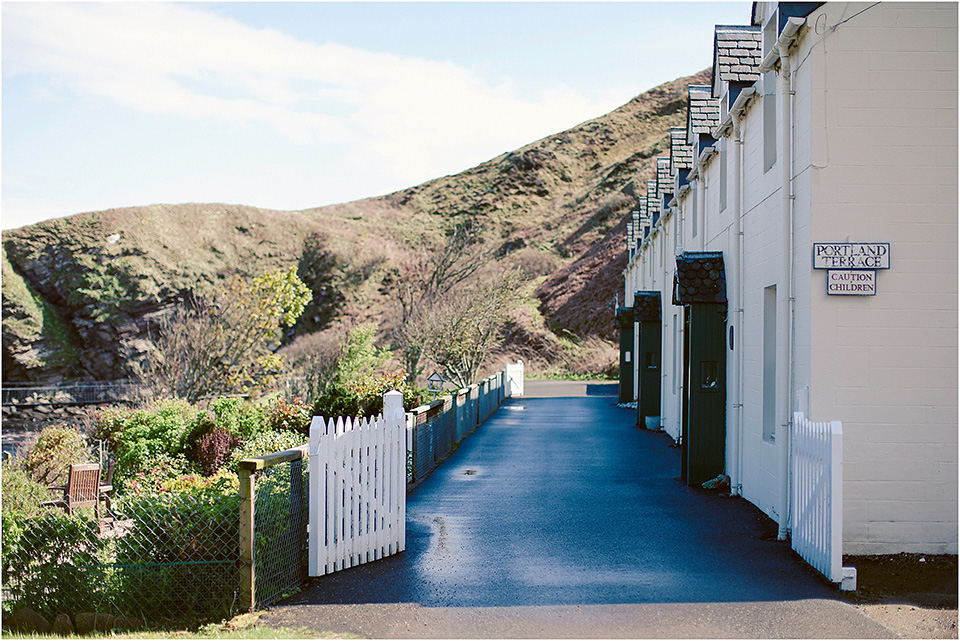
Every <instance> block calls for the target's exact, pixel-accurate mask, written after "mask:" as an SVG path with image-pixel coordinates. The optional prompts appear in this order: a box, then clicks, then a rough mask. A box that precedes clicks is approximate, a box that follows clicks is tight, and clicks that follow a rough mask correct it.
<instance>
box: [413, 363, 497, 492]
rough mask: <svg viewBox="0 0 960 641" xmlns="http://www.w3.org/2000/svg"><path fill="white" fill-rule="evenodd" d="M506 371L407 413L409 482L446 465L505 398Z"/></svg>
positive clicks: (420, 478)
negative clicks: (444, 462)
mask: <svg viewBox="0 0 960 641" xmlns="http://www.w3.org/2000/svg"><path fill="white" fill-rule="evenodd" d="M504 380H505V379H504V372H499V373H497V374H494V375H493V376H491V377H489V378H487V379H485V380H483V381H481V382H480V383H477V384H474V385H471V386H470V387H466V388H464V389H461V390H458V391H456V392H453V393H451V394H448V395H445V396H443V397H442V398H438V399H437V400H435V401H434V402H432V403H429V404H427V405H422V406H420V407H416V408H414V409H413V410H411V411H410V412H409V413H407V482H408V483H418V482H420V481H422V480H423V479H425V478H426V477H427V476H428V475H429V474H430V472H432V471H433V470H434V468H436V467H437V466H438V465H440V463H441V462H443V461H444V460H445V459H446V458H447V457H448V456H450V454H451V453H452V452H453V451H454V450H455V449H456V448H457V446H459V444H460V442H461V441H462V440H463V439H464V438H466V437H467V435H468V434H470V433H471V432H473V430H475V429H477V426H479V425H481V424H482V423H483V422H484V421H486V420H487V419H488V418H489V417H490V415H491V414H493V413H494V412H495V411H497V409H498V408H499V407H500V405H501V404H502V403H503V401H504V399H505V398H506V388H505V384H504Z"/></svg>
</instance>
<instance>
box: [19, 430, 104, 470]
mask: <svg viewBox="0 0 960 641" xmlns="http://www.w3.org/2000/svg"><path fill="white" fill-rule="evenodd" d="M91 460H92V457H91V456H90V451H89V449H88V445H87V440H86V439H85V438H84V436H83V434H81V433H80V432H78V431H77V430H75V429H72V428H70V427H67V426H65V425H58V426H54V427H46V428H44V429H43V430H42V431H41V432H40V436H39V437H38V438H37V442H36V445H34V446H33V449H32V450H31V451H30V453H29V454H27V457H26V459H25V461H24V466H25V468H26V470H27V472H29V474H30V477H31V478H32V479H33V480H34V481H36V482H37V483H40V484H42V485H64V484H66V482H67V474H68V471H69V468H70V465H71V464H73V463H89V462H90V461H91Z"/></svg>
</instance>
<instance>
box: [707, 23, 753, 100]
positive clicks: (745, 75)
mask: <svg viewBox="0 0 960 641" xmlns="http://www.w3.org/2000/svg"><path fill="white" fill-rule="evenodd" d="M762 35H763V34H762V32H761V31H760V27H751V26H740V25H738V26H732V25H717V26H716V28H715V29H714V32H713V95H714V96H717V97H719V90H720V86H719V83H718V82H717V81H718V80H719V81H721V82H744V83H754V82H756V81H757V80H758V79H759V78H760V58H761V56H760V53H761V37H762Z"/></svg>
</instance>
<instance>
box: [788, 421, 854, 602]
mask: <svg viewBox="0 0 960 641" xmlns="http://www.w3.org/2000/svg"><path fill="white" fill-rule="evenodd" d="M792 436H793V439H792V440H793V449H792V461H791V463H792V469H793V513H792V523H793V530H792V532H791V545H792V546H793V549H794V550H796V552H797V554H799V555H800V556H801V557H803V559H804V560H805V561H807V563H809V564H810V565H812V566H813V567H814V568H815V569H817V570H818V571H819V572H820V573H822V574H823V575H824V576H826V577H827V579H829V580H830V581H832V582H834V583H840V584H841V588H842V589H855V586H856V572H855V570H854V569H853V568H844V567H843V428H842V426H841V424H840V421H829V422H822V423H815V422H813V421H810V420H808V419H807V418H806V417H805V416H804V415H803V413H802V412H796V413H794V415H793V435H792ZM851 575H852V576H851ZM851 579H852V582H853V587H851V586H850V582H851Z"/></svg>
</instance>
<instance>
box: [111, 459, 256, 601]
mask: <svg viewBox="0 0 960 641" xmlns="http://www.w3.org/2000/svg"><path fill="white" fill-rule="evenodd" d="M236 488H237V486H236V481H235V479H231V478H230V477H229V476H221V477H218V478H217V479H215V480H213V481H212V482H209V483H201V484H198V486H194V487H191V488H190V489H189V490H186V491H177V492H170V491H167V492H163V493H160V494H155V495H136V496H127V497H124V498H123V499H121V500H119V501H117V502H116V507H115V510H116V512H117V514H118V519H120V520H127V521H129V522H130V523H131V527H130V529H129V531H128V532H127V533H126V535H125V536H123V537H121V538H119V539H118V540H117V543H116V546H117V547H116V562H117V564H118V565H119V567H120V568H121V576H122V585H123V594H122V596H123V597H126V608H125V609H126V610H133V613H134V614H136V615H137V616H140V617H143V618H146V619H155V618H156V617H158V616H170V613H171V612H172V613H176V614H178V615H181V616H182V615H195V616H217V617H225V616H230V615H231V614H232V613H233V609H234V608H235V601H236V598H237V596H238V595H237V591H238V589H239V585H238V581H237V569H236V568H237V565H236V564H237V561H238V558H239V553H238V546H237V541H239V537H240V526H239V523H240V498H239V495H238V494H237V492H236ZM145 597H148V598H145Z"/></svg>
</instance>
